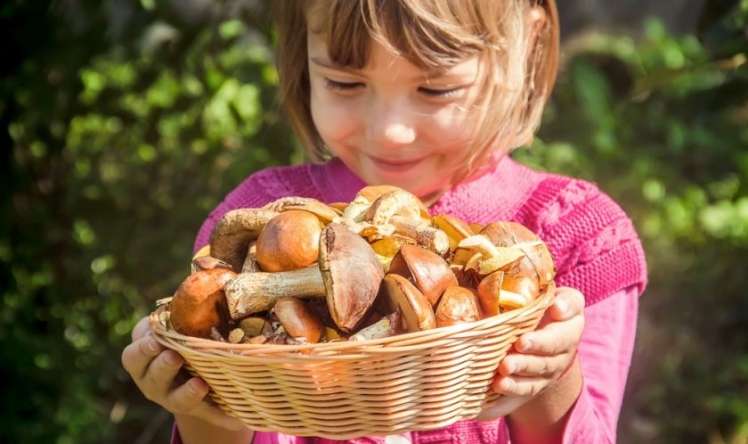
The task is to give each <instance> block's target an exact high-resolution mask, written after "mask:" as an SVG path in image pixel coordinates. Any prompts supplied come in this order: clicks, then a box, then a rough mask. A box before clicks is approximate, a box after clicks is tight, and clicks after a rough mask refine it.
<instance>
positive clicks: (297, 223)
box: [255, 210, 322, 272]
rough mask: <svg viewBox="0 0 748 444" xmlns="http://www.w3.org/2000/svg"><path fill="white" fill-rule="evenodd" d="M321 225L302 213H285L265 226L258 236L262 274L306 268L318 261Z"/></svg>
mask: <svg viewBox="0 0 748 444" xmlns="http://www.w3.org/2000/svg"><path fill="white" fill-rule="evenodd" d="M321 232H322V223H321V222H320V221H319V219H318V218H317V216H315V215H314V214H312V213H310V212H308V211H302V210H289V211H284V212H282V213H280V214H278V215H277V216H275V217H274V218H272V219H270V221H269V222H268V223H267V224H266V225H265V227H264V228H263V229H262V231H261V232H260V235H259V236H258V237H257V245H256V253H255V255H256V259H257V263H258V264H259V265H260V268H261V269H262V270H263V271H273V272H277V271H289V270H297V269H299V268H304V267H308V266H310V265H312V264H313V263H315V262H317V259H318V258H319V238H320V233H321Z"/></svg>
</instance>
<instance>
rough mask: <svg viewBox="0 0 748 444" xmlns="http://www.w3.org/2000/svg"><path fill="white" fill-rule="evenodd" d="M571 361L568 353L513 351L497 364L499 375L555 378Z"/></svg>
mask: <svg viewBox="0 0 748 444" xmlns="http://www.w3.org/2000/svg"><path fill="white" fill-rule="evenodd" d="M571 361H572V355H571V354H570V353H563V354H560V355H554V356H535V355H523V354H519V353H514V354H510V355H508V356H507V357H506V358H505V359H504V360H503V361H502V362H501V364H500V365H499V369H498V373H499V375H501V376H524V377H543V378H555V377H557V376H559V375H561V373H563V372H564V370H566V368H567V367H568V366H569V364H570V362H571Z"/></svg>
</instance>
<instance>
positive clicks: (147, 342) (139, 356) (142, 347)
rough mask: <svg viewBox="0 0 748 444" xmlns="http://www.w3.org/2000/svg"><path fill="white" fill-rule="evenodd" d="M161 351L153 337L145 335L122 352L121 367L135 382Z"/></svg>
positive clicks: (159, 345)
mask: <svg viewBox="0 0 748 444" xmlns="http://www.w3.org/2000/svg"><path fill="white" fill-rule="evenodd" d="M163 349H164V348H163V346H162V345H161V344H159V343H158V341H156V340H155V339H154V338H153V336H151V335H146V336H144V337H142V338H140V339H138V340H135V341H133V342H132V343H131V344H130V345H128V346H127V347H125V349H124V350H122V367H124V368H125V370H127V373H129V374H130V376H132V378H133V379H134V380H135V381H136V382H137V381H138V380H139V379H141V378H142V377H143V375H144V374H145V371H146V369H147V368H148V365H149V364H150V363H151V361H152V360H153V358H155V357H156V356H157V355H158V354H159V353H161V351H162V350H163Z"/></svg>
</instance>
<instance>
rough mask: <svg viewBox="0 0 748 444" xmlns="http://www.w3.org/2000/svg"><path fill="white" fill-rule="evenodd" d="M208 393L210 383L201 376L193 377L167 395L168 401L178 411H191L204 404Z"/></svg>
mask: <svg viewBox="0 0 748 444" xmlns="http://www.w3.org/2000/svg"><path fill="white" fill-rule="evenodd" d="M207 394H208V384H206V383H205V381H203V380H202V379H200V378H191V379H190V380H188V381H187V382H185V383H184V384H182V385H180V386H178V387H175V388H174V389H173V390H171V391H170V392H169V393H168V394H167V395H166V403H167V404H168V405H169V406H171V407H172V408H173V409H174V411H175V412H177V413H191V412H192V411H194V410H195V409H197V408H198V407H199V406H200V404H202V402H203V399H204V398H205V395H207Z"/></svg>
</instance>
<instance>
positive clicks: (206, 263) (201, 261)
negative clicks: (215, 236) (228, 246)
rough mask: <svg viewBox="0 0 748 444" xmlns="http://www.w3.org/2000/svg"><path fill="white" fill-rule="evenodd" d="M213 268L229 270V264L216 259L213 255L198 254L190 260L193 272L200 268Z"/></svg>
mask: <svg viewBox="0 0 748 444" xmlns="http://www.w3.org/2000/svg"><path fill="white" fill-rule="evenodd" d="M214 268H225V269H227V270H231V265H229V264H227V263H226V262H224V261H222V260H220V259H216V258H214V257H213V256H200V257H196V258H195V259H193V260H192V272H193V273H196V272H198V271H200V270H212V269H214Z"/></svg>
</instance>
